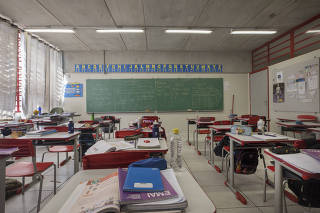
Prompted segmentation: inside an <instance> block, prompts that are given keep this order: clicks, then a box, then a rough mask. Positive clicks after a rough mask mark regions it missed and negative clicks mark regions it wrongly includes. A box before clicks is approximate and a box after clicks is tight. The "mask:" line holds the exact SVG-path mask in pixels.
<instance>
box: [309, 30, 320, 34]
mask: <svg viewBox="0 0 320 213" xmlns="http://www.w3.org/2000/svg"><path fill="white" fill-rule="evenodd" d="M307 33H320V30H308V31H307Z"/></svg>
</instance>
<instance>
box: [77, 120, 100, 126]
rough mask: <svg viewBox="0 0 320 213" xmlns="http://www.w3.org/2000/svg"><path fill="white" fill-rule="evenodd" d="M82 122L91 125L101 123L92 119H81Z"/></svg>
mask: <svg viewBox="0 0 320 213" xmlns="http://www.w3.org/2000/svg"><path fill="white" fill-rule="evenodd" d="M79 123H80V124H85V123H88V124H90V125H92V124H97V123H99V122H98V121H91V120H83V121H79Z"/></svg>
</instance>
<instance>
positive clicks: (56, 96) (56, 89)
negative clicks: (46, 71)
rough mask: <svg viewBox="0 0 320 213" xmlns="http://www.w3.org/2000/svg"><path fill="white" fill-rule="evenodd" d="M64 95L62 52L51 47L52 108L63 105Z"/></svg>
mask: <svg viewBox="0 0 320 213" xmlns="http://www.w3.org/2000/svg"><path fill="white" fill-rule="evenodd" d="M63 95H64V75H63V69H62V53H61V52H58V51H56V50H54V49H50V109H52V108H54V107H62V105H63Z"/></svg>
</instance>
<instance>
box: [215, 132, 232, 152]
mask: <svg viewBox="0 0 320 213" xmlns="http://www.w3.org/2000/svg"><path fill="white" fill-rule="evenodd" d="M229 144H230V139H229V136H224V137H223V138H222V139H221V141H219V143H218V144H217V145H216V147H215V148H214V150H213V151H214V154H215V155H216V156H219V157H222V150H223V147H224V146H229ZM223 151H224V150H223ZM226 154H227V152H226V151H224V153H223V156H226Z"/></svg>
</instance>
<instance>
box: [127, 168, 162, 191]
mask: <svg viewBox="0 0 320 213" xmlns="http://www.w3.org/2000/svg"><path fill="white" fill-rule="evenodd" d="M163 190H164V188H163V184H162V179H161V175H160V170H159V169H158V168H143V167H129V169H128V173H127V177H126V180H125V182H124V185H123V191H128V192H155V191H163Z"/></svg>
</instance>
